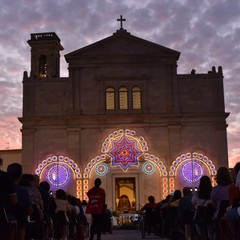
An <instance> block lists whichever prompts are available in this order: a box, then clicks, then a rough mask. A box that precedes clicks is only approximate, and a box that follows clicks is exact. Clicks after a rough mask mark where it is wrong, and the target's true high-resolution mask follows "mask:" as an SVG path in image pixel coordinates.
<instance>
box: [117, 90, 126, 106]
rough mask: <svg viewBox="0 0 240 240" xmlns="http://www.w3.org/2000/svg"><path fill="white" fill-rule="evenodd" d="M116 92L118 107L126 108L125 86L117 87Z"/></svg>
mask: <svg viewBox="0 0 240 240" xmlns="http://www.w3.org/2000/svg"><path fill="white" fill-rule="evenodd" d="M118 94H119V109H128V91H127V88H125V87H121V88H119V91H118Z"/></svg>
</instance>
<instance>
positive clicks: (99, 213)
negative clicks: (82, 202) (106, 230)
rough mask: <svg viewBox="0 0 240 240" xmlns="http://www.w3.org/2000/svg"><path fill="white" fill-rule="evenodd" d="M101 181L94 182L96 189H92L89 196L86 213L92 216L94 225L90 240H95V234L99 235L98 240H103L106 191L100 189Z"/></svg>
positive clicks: (92, 225) (98, 179)
mask: <svg viewBox="0 0 240 240" xmlns="http://www.w3.org/2000/svg"><path fill="white" fill-rule="evenodd" d="M101 183H102V182H101V179H100V178H96V179H95V181H94V185H95V186H94V187H93V188H91V189H90V190H89V191H88V193H87V196H88V198H89V201H88V204H87V209H86V213H89V214H91V215H92V224H91V227H90V238H89V240H93V238H94V233H97V240H101V232H102V223H103V217H104V209H105V198H106V195H105V190H104V189H103V188H101V187H100V185H101Z"/></svg>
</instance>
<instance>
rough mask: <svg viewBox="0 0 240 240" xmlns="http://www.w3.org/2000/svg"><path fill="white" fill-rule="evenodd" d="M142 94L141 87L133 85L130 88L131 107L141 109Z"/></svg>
mask: <svg viewBox="0 0 240 240" xmlns="http://www.w3.org/2000/svg"><path fill="white" fill-rule="evenodd" d="M141 98H142V96H141V89H140V88H139V87H134V88H133V89H132V108H133V109H142V99H141Z"/></svg>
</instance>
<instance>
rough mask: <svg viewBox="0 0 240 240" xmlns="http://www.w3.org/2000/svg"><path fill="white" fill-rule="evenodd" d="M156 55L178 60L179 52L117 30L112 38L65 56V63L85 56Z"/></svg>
mask: <svg viewBox="0 0 240 240" xmlns="http://www.w3.org/2000/svg"><path fill="white" fill-rule="evenodd" d="M106 55H109V56H110V55H156V56H163V57H165V58H167V57H169V58H172V59H175V60H176V61H177V60H178V58H179V56H180V52H178V51H175V50H172V49H170V48H167V47H164V46H161V45H159V44H156V43H153V42H150V41H147V40H145V39H142V38H138V37H136V36H133V35H131V34H130V33H128V32H127V31H126V30H118V31H117V32H116V33H114V34H113V35H112V36H110V37H107V38H104V39H102V40H100V41H98V42H95V43H93V44H90V45H88V46H86V47H83V48H80V49H78V50H76V51H73V52H71V53H68V54H66V55H65V58H66V60H67V62H69V61H71V59H76V58H84V57H86V56H106Z"/></svg>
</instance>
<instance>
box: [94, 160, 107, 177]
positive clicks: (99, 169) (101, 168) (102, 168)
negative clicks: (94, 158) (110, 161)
mask: <svg viewBox="0 0 240 240" xmlns="http://www.w3.org/2000/svg"><path fill="white" fill-rule="evenodd" d="M107 172H108V166H107V164H105V163H100V164H98V165H97V166H96V173H97V174H98V175H99V176H104V175H105V174H107Z"/></svg>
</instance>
